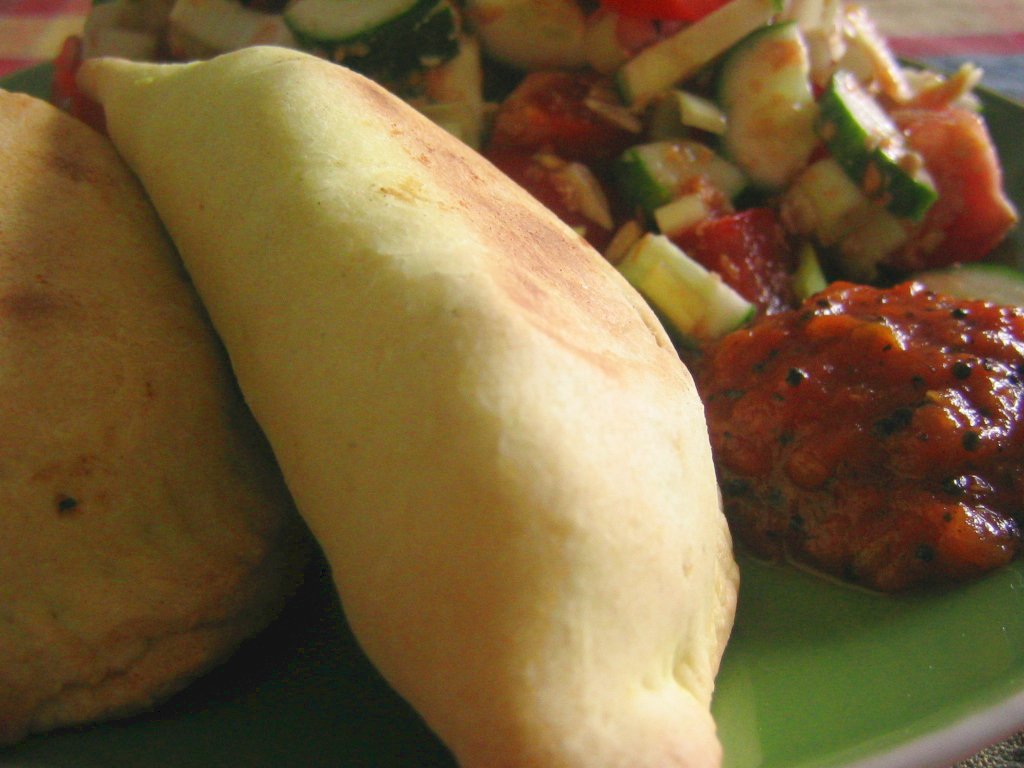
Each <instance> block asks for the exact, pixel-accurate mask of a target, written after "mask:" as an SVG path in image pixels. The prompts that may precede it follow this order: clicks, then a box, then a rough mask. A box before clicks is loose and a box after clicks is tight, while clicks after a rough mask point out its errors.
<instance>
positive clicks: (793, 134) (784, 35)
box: [718, 21, 819, 189]
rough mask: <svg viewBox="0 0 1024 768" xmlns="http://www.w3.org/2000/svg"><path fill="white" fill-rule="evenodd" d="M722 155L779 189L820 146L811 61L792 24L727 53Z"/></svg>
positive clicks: (721, 80) (761, 32) (721, 91)
mask: <svg viewBox="0 0 1024 768" xmlns="http://www.w3.org/2000/svg"><path fill="white" fill-rule="evenodd" d="M718 101H719V104H720V106H721V108H722V110H723V111H724V113H725V131H724V133H723V135H722V144H723V148H724V150H725V155H726V157H728V158H729V159H731V160H732V161H733V162H735V163H736V164H737V165H738V166H739V167H740V168H742V169H743V170H744V171H745V172H746V174H747V176H749V177H750V179H751V181H753V182H754V183H755V184H757V185H758V186H760V187H764V188H767V189H780V188H781V187H783V186H785V184H786V183H787V182H788V181H789V180H790V179H792V178H793V177H794V176H795V175H796V174H797V173H798V172H799V171H800V170H801V169H802V168H804V167H805V166H806V165H807V161H808V159H809V158H810V156H811V153H812V152H813V151H814V149H815V147H817V146H818V143H819V139H818V135H817V132H816V130H815V127H816V122H817V114H818V109H817V104H816V103H815V98H814V90H813V87H812V84H811V65H810V58H809V55H808V51H807V45H806V44H805V42H804V39H803V35H802V33H801V32H800V29H799V27H798V26H797V24H796V22H792V21H788V22H782V23H778V24H771V25H769V26H766V27H762V28H760V29H758V30H756V31H754V32H752V33H751V34H749V35H747V36H746V37H745V38H743V40H741V41H740V42H739V43H737V44H736V45H734V46H733V47H732V48H730V49H729V51H727V52H726V54H725V57H724V59H723V61H722V66H721V69H720V71H719V75H718Z"/></svg>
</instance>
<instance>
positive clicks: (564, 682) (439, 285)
mask: <svg viewBox="0 0 1024 768" xmlns="http://www.w3.org/2000/svg"><path fill="white" fill-rule="evenodd" d="M80 80H81V85H82V87H83V88H84V89H85V91H86V92H87V93H88V94H90V95H91V96H92V97H94V98H95V99H97V100H98V101H99V102H101V103H102V105H103V107H104V110H105V112H106V116H107V124H108V127H109V131H110V134H111V137H112V139H113V141H114V143H115V144H116V146H117V147H118V149H119V151H120V152H121V154H122V155H123V157H124V158H125V159H126V160H127V162H128V164H129V165H130V166H131V167H132V168H133V169H134V170H135V172H136V174H137V175H138V176H139V178H140V179H141V181H142V183H143V185H144V186H145V188H146V190H147V191H148V193H149V195H150V197H151V199H152V201H153V203H154V205H155V207H156V209H157V210H158V212H159V213H160V216H161V218H162V219H163V221H164V223H165V225H166V226H167V228H168V231H169V232H170V234H171V237H172V238H173V240H174V242H175V244H176V245H177V247H178V249H179V251H180V253H181V255H182V258H183V259H184V261H185V263H186V266H187V268H188V270H189V272H190V274H191V276H192V278H193V280H194V282H195V284H196V287H197V289H198V291H199V294H200V296H201V298H202V300H203V302H204V304H205V306H206V308H207V310H208V311H209V313H210V316H211V318H212V321H213V324H214V326H215V328H216V329H217V331H218V333H219V334H220V336H221V338H222V340H223V342H224V344H225V346H226V348H227V350H228V353H229V355H230V358H231V362H232V366H233V368H234V371H235V374H236V376H237V378H238V381H239V384H240V386H241V388H242V391H243V393H244V395H245V397H246V400H247V401H248V404H249V406H250V407H251V409H252V411H253V413H254V414H255V416H256V418H257V420H258V422H259V423H260V425H261V426H262V428H263V430H264V432H265V433H266V435H267V437H268V439H269V441H270V443H271V446H272V447H273V450H274V452H275V455H276V457H277V459H278V461H279V463H280V465H281V468H282V471H283V473H284V477H285V480H286V482H287V484H288V486H289V488H290V490H291V492H292V494H293V496H294V497H295V500H296V503H297V505H298V508H299V510H300V512H301V513H302V514H303V516H304V517H305V519H306V521H307V523H308V524H309V526H310V528H311V530H312V531H313V533H314V534H315V536H316V537H317V539H318V541H319V542H320V544H321V546H322V547H323V550H324V552H325V554H326V555H327V558H328V560H329V562H330V564H331V567H332V574H333V578H334V580H335V583H336V585H337V588H338V592H339V594H340V597H341V602H342V605H343V607H344V610H345V613H346V615H347V617H348V619H349V622H350V624H351V626H352V629H353V632H354V634H355V636H356V637H357V639H358V640H359V641H360V643H361V644H362V646H363V648H364V649H365V650H366V652H367V655H368V656H369V657H370V659H371V660H372V661H373V662H374V663H375V665H376V666H377V667H378V668H379V669H380V671H381V672H382V674H383V675H384V676H385V678H386V679H387V680H388V681H389V682H390V684H391V685H393V686H394V688H395V689H396V690H397V691H398V692H399V693H400V694H401V695H402V696H404V697H405V698H406V699H407V700H408V701H409V702H410V703H411V704H412V706H413V707H414V708H415V709H416V710H417V711H418V712H419V713H420V714H421V716H422V717H423V718H424V719H425V721H426V722H427V724H428V725H429V726H430V727H431V728H432V729H433V730H434V731H435V732H436V733H437V734H438V735H439V736H440V738H441V739H442V740H443V741H444V742H445V743H446V744H447V745H448V746H449V747H450V748H451V750H452V751H453V753H454V755H455V757H456V759H457V760H458V761H459V763H460V765H462V766H464V767H465V768H474V767H478V768H484V767H486V768H503V767H505V766H508V768H512V766H515V767H516V768H528V767H530V766H538V767H540V766H543V767H545V768H570V767H576V766H580V767H582V766H586V767H587V768H605V767H608V768H611V767H612V766H616V767H620V768H624V767H625V766H629V768H668V767H669V766H694V767H696V766H713V765H717V764H718V762H719V760H720V747H719V744H718V741H717V739H716V735H715V728H714V723H713V720H712V717H711V715H710V713H709V704H710V700H711V695H712V690H713V685H714V676H715V673H716V671H717V668H718V664H719V661H720V658H721V654H722V651H723V648H724V646H725V642H726V639H727V637H728V634H729V631H730V628H731V624H732V617H733V611H734V606H735V599H736V586H737V570H736V566H735V563H734V561H733V559H732V554H731V543H730V539H729V534H728V529H727V526H726V523H725V520H724V518H723V516H722V513H721V508H720V503H719V497H718V490H717V486H716V483H715V475H714V469H713V465H712V461H711V455H710V449H709V444H708V437H707V429H706V426H705V423H704V419H703V410H702V407H701V404H700V401H699V399H698V397H697V394H696V392H695V389H694V385H693V382H692V380H691V378H690V376H689V373H688V372H687V370H686V369H685V367H684V366H683V365H682V364H681V362H680V361H679V359H678V356H677V355H676V353H675V351H674V350H673V348H672V346H671V344H670V342H669V340H668V338H667V337H666V335H665V333H664V331H663V329H662V328H661V326H660V325H659V323H658V321H657V319H656V318H655V317H654V316H653V314H652V313H651V312H650V310H649V309H648V308H647V306H646V305H645V304H644V302H643V300H642V299H641V298H640V297H639V296H638V295H637V294H636V293H635V292H634V291H633V290H632V289H631V288H630V287H629V286H628V284H627V283H626V282H625V281H624V280H623V279H622V278H621V277H620V276H619V275H618V274H617V272H616V271H615V270H614V268H612V267H611V266H610V265H609V264H607V263H606V262H605V261H604V260H603V259H602V258H601V257H600V255H599V254H597V253H596V252H594V251H593V250H591V249H590V248H589V246H587V245H586V244H585V243H584V241H583V240H582V238H580V237H579V236H578V235H577V234H576V233H575V232H573V231H572V230H571V229H569V228H568V227H566V226H564V225H563V224H562V223H561V222H560V221H558V220H557V218H556V217H555V216H554V215H553V214H551V213H550V212H548V211H547V210H546V209H544V208H543V207H542V206H541V205H540V204H538V203H536V202H535V201H534V200H533V199H532V198H531V197H530V196H529V195H528V194H527V193H526V192H524V191H523V190H522V189H521V188H519V187H518V186H516V185H515V184H513V183H512V182H510V181H509V180H508V179H507V178H505V177H504V176H502V175H501V174H500V173H499V172H498V171H497V170H496V169H494V168H493V167H492V166H491V165H490V164H489V163H487V162H486V161H485V160H483V159H482V158H481V157H480V156H478V155H476V154H475V153H473V152H472V151H471V150H469V149H468V148H466V147H465V146H464V145H462V144H460V143H459V142H458V141H456V140H455V139H453V138H451V137H450V136H448V135H447V134H446V133H444V132H443V131H442V130H441V129H439V128H437V127H435V126H434V125H433V124H431V123H430V122H429V121H427V120H426V119H425V118H422V117H421V116H420V115H419V114H417V113H416V112H415V111H414V110H412V109H411V108H410V107H408V106H407V105H405V104H404V103H402V102H401V101H399V100H398V99H396V98H394V97H392V96H391V95H389V94H388V93H387V92H385V91H384V90H383V89H381V88H379V87H378V86H376V85H375V84H373V83H371V82H370V81H368V80H366V79H364V78H362V77H360V76H359V75H356V74H354V73H352V72H350V71H348V70H346V69H344V68H342V67H339V66H336V65H333V64H330V63H328V62H325V61H322V60H320V59H316V58H314V57H312V56H308V55H306V54H303V53H299V52H295V51H288V50H284V49H275V48H267V47H263V48H259V47H258V48H249V49H244V50H241V51H237V52H234V53H230V54H225V55H223V56H221V57H218V58H216V59H212V60H210V61H206V62H202V63H191V64H175V65H159V64H140V63H130V62H127V61H122V60H113V59H106V60H104V59H101V60H95V61H91V62H88V63H87V64H86V65H85V67H84V68H83V70H82V73H81V78H80Z"/></svg>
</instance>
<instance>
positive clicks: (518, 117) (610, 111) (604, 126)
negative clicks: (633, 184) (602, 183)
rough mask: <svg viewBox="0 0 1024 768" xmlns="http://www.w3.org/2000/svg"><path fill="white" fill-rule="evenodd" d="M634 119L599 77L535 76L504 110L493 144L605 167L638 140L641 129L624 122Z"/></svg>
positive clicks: (498, 118)
mask: <svg viewBox="0 0 1024 768" xmlns="http://www.w3.org/2000/svg"><path fill="white" fill-rule="evenodd" d="M602 105H607V110H606V111H602ZM617 117H621V119H616V118H617ZM628 119H629V115H628V113H626V112H625V110H624V109H623V107H622V105H621V104H619V103H618V101H617V99H616V98H615V96H614V90H613V89H612V87H611V85H610V84H609V83H608V81H607V80H605V79H604V78H602V77H601V76H599V75H597V74H596V73H591V72H588V73H583V72H532V73H530V74H528V75H527V76H526V77H525V78H524V79H523V80H522V82H521V83H520V84H519V85H518V86H517V87H516V89H515V90H514V91H513V92H512V93H511V94H509V96H508V98H506V99H505V100H504V101H503V102H502V103H501V105H500V106H499V107H498V111H497V114H496V115H495V118H494V125H493V128H492V130H491V137H490V140H489V146H490V147H491V148H493V149H495V150H501V151H505V150H518V151H528V152H537V151H547V152H553V153H554V154H556V155H558V156H559V157H563V158H565V159H567V160H579V161H581V162H584V163H588V164H591V163H600V162H603V161H606V160H609V159H611V158H612V157H615V156H617V155H619V154H620V153H621V152H622V151H623V150H625V149H626V147H628V146H629V145H631V144H635V143H636V142H637V140H638V134H637V131H638V130H639V126H636V130H634V129H633V128H632V127H631V126H628V125H626V124H624V123H623V120H625V121H627V122H628Z"/></svg>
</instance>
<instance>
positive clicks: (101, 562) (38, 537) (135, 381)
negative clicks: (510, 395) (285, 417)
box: [0, 91, 302, 743]
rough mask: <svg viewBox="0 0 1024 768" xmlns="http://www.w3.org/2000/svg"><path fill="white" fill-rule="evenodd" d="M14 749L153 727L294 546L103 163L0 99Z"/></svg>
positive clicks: (287, 571)
mask: <svg viewBox="0 0 1024 768" xmlns="http://www.w3.org/2000/svg"><path fill="white" fill-rule="evenodd" d="M0 190H2V192H0V528H2V531H3V534H2V535H0V743H9V742H13V741H15V740H18V739H20V738H22V737H24V736H25V735H26V734H28V733H31V732H38V731H43V730H46V729H50V728H54V727H57V726H62V725H66V724H72V723H81V722H85V721H88V720H93V719H96V718H106V717H111V716H115V715H121V714H126V713H129V712H133V711H136V710H139V709H141V708H145V707H148V706H150V705H151V704H152V703H153V702H155V701H157V700H159V699H161V698H163V697H165V696H167V695H168V694H170V693H171V692H173V691H175V690H177V689H179V688H180V687H181V686H183V685H184V684H185V683H186V682H187V681H189V680H190V679H192V678H194V677H195V676H196V675H198V674H200V673H201V672H203V671H204V670H206V669H207V668H209V667H210V666H211V665H212V664H214V663H215V662H216V661H218V660H220V659H222V658H223V657H224V656H225V655H226V654H227V653H229V652H230V651H231V649H232V648H234V647H235V646H236V645H237V644H238V643H239V642H240V641H241V640H242V639H243V638H245V637H247V636H249V635H250V634H252V633H253V632H255V631H256V630H257V629H259V628H260V627H262V626H264V625H265V624H266V623H267V622H268V621H269V620H270V618H271V617H272V616H273V615H274V614H275V612H276V610H277V609H278V607H279V606H280V604H281V602H282V599H283V596H284V595H285V593H286V591H287V589H288V588H289V587H290V585H291V584H292V583H293V582H294V580H295V576H296V573H297V567H298V565H299V562H300V560H301V551H302V545H301V543H300V541H301V532H300V529H299V527H298V526H297V524H296V518H295V516H294V515H293V512H292V508H291V505H290V501H289V498H288V496H287V494H286V493H285V490H284V487H283V485H282V483H281V481H280V478H279V474H278V472H277V470H276V468H275V465H274V464H273V462H272V461H271V458H270V455H269V452H268V451H267V450H266V448H265V445H264V443H263V441H262V437H261V434H260V433H259V431H258V430H257V428H256V427H255V425H254V423H253V422H252V419H251V416H250V415H249V413H248V411H247V410H246V408H245V406H244V405H243V403H242V401H241V398H240V396H239V395H238V393H237V391H236V389H235V386H234V383H233V379H232V377H231V375H230V371H229V369H228V367H227V365H226V363H225V360H224V357H223V354H222V351H221V349H220V348H219V346H218V343H217V341H216V339H215V336H214V335H213V333H212V332H211V330H210V328H209V326H208V324H207V322H206V319H205V316H204V315H203V313H202V310H201V308H200V305H199V304H198V302H197V300H196V298H195V296H194V293H193V290H192V288H191V285H190V284H189V282H188V281H187V278H186V276H185V274H184V272H183V270H182V269H181V266H180V264H179V262H178V260H177V256H176V254H175V253H174V251H173V249H172V247H171V245H170V243H169V241H168V240H167V239H166V237H165V235H164V233H163V231H162V228H161V226H160V223H159V221H158V219H157V217H156V215H155V214H154V212H153V210H152V208H151V207H150V205H149V203H148V201H147V200H146V199H145V196H144V194H143V192H142V190H141V188H140V187H139V185H138V184H137V182H136V181H135V179H134V178H133V177H132V175H131V173H130V172H129V171H128V169H127V168H126V167H125V166H124V165H123V163H122V162H121V161H120V159H119V158H118V157H117V155H116V153H115V152H114V150H113V148H112V147H111V145H110V143H109V142H108V141H107V140H106V139H104V138H103V137H101V136H100V135H99V134H97V133H95V132H93V131H92V130H91V129H89V128H87V127H85V126H84V125H83V124H81V123H79V122H78V121H76V120H74V119H72V118H70V117H68V116H66V115H64V114H63V113H60V112H59V111H58V110H57V109H55V108H54V107H52V106H50V105H48V104H46V103H44V102H42V101H40V100H37V99H34V98H31V97H27V96H23V95H15V94H10V93H7V92H4V91H0Z"/></svg>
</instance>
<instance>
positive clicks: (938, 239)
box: [893, 107, 1017, 271]
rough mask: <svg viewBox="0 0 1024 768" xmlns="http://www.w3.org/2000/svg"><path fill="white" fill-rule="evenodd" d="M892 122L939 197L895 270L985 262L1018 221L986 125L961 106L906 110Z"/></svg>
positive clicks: (896, 259) (897, 113)
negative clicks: (917, 157) (919, 157)
mask: <svg viewBox="0 0 1024 768" xmlns="http://www.w3.org/2000/svg"><path fill="white" fill-rule="evenodd" d="M893 118H894V120H895V121H896V123H897V124H898V125H899V126H900V128H902V129H903V131H904V133H905V134H906V135H907V139H908V141H909V143H910V146H912V147H913V148H914V149H915V150H917V151H918V152H919V153H920V154H921V155H922V157H923V158H924V163H925V167H926V168H927V169H928V172H929V173H930V174H931V176H932V179H933V180H934V181H935V186H936V188H937V189H938V192H939V198H938V200H937V201H936V202H935V204H934V205H933V206H932V207H931V209H930V210H929V211H928V213H927V214H926V216H925V219H924V221H923V222H922V224H921V225H920V226H919V227H917V228H915V230H914V232H913V234H912V236H911V239H910V241H909V242H908V243H907V245H906V246H905V247H904V248H903V249H901V251H900V253H899V254H897V255H896V256H895V257H894V265H895V266H897V268H899V269H903V270H907V271H910V270H915V269H924V268H929V267H940V266H944V265H947V264H951V263H953V262H955V261H977V260H978V259H981V258H983V257H984V256H985V255H986V254H988V253H989V252H990V251H991V250H992V249H993V248H995V247H996V246H997V245H998V244H999V243H1000V242H1001V241H1002V240H1003V238H1004V237H1005V236H1006V233H1007V232H1008V231H1009V230H1010V228H1011V227H1013V225H1014V224H1015V223H1016V222H1017V212H1016V211H1015V209H1014V207H1013V204H1012V203H1011V202H1010V200H1009V199H1008V198H1007V197H1006V195H1005V193H1004V192H1003V179H1002V170H1001V168H1000V166H999V158H998V157H997V155H996V150H995V148H994V146H993V144H992V139H991V137H990V136H989V133H988V129H987V128H986V127H985V123H984V122H983V121H982V119H981V117H979V116H978V115H977V114H975V113H974V112H971V111H969V110H966V109H961V108H956V107H950V108H946V109H941V110H929V109H910V110H902V111H897V112H895V113H894V114H893Z"/></svg>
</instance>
